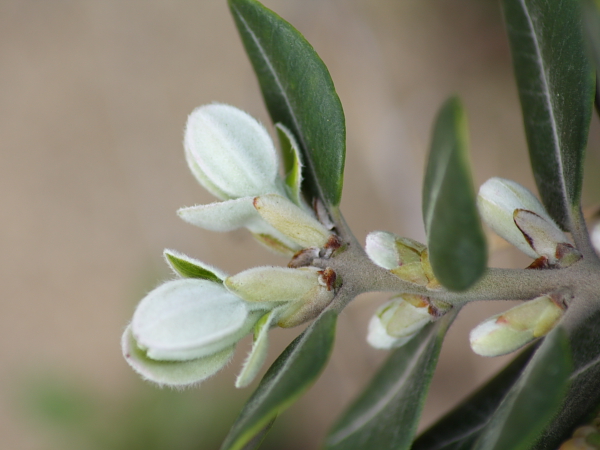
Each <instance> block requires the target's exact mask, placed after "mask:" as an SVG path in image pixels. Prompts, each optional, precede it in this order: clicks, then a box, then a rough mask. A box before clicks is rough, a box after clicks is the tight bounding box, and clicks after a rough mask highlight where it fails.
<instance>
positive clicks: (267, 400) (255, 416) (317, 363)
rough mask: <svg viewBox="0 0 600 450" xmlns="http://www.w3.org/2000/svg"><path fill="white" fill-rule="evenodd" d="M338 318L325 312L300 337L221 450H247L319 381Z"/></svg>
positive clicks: (260, 387)
mask: <svg viewBox="0 0 600 450" xmlns="http://www.w3.org/2000/svg"><path fill="white" fill-rule="evenodd" d="M336 319H337V314H336V313H335V312H334V311H326V312H324V313H323V314H321V315H320V316H319V317H318V318H317V319H316V320H315V321H314V322H313V323H312V324H311V325H310V326H309V327H308V328H307V329H306V330H305V331H304V333H302V334H301V335H300V336H298V337H297V338H296V339H295V340H294V341H293V342H292V343H291V344H290V345H289V346H288V347H287V348H286V349H285V350H284V352H283V353H282V354H281V355H280V356H279V358H277V360H276V361H275V362H274V363H273V365H272V366H271V367H270V368H269V370H268V371H267V373H266V374H265V376H264V377H263V379H262V380H261V382H260V384H259V385H258V388H257V389H256V391H254V393H253V394H252V396H251V397H250V399H249V400H248V402H247V403H246V404H245V405H244V407H243V408H242V411H241V412H240V415H239V416H238V418H237V420H236V421H235V423H234V424H233V427H232V428H231V430H230V431H229V435H228V436H227V438H225V442H224V443H223V445H222V447H221V450H240V449H245V448H252V447H245V446H246V445H247V444H248V443H249V442H251V441H252V440H253V439H254V438H255V436H256V435H257V434H258V433H260V432H261V430H263V429H264V428H265V427H266V426H267V425H268V424H269V423H271V422H272V421H273V420H274V419H275V417H276V416H277V415H278V414H279V413H280V412H281V411H283V410H284V409H286V408H287V407H288V406H290V405H291V404H292V403H293V402H294V401H296V399H298V397H300V395H302V393H304V391H306V389H308V387H309V386H310V385H312V383H313V382H314V381H315V380H316V379H317V377H318V376H319V374H320V373H321V371H322V369H323V368H324V367H325V364H326V363H327V360H328V358H329V355H330V353H331V349H332V347H333V340H334V336H335V324H336Z"/></svg>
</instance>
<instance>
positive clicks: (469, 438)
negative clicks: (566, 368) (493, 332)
mask: <svg viewBox="0 0 600 450" xmlns="http://www.w3.org/2000/svg"><path fill="white" fill-rule="evenodd" d="M534 350H535V347H534V346H531V347H528V348H527V350H525V351H523V352H522V353H521V354H520V355H519V356H517V357H516V358H515V359H514V360H513V361H512V362H511V363H510V364H509V365H508V366H506V367H505V368H504V369H503V370H502V371H501V372H500V373H499V374H497V375H496V376H495V377H494V378H492V379H491V380H490V381H489V382H487V383H486V384H485V385H484V386H483V387H481V388H480V389H479V390H478V391H477V392H475V393H474V394H472V395H471V396H470V397H469V398H467V399H466V400H465V401H463V402H462V403H461V404H460V405H458V406H457V407H455V408H454V409H453V410H452V411H450V412H449V413H448V414H446V415H445V416H444V417H442V418H441V419H440V420H439V421H438V422H437V423H435V424H434V425H433V426H431V427H430V428H429V429H427V430H426V431H425V432H423V434H421V435H420V436H419V437H418V438H417V440H416V441H415V442H414V444H413V446H412V450H462V449H465V450H466V449H470V448H471V447H472V446H473V443H474V442H475V440H476V439H477V436H478V435H479V432H480V431H481V429H482V428H483V426H484V425H485V424H486V423H487V422H488V421H489V420H490V417H491V416H492V414H493V413H494V411H495V410H496V408H497V407H498V405H499V404H500V402H501V401H502V399H503V398H504V395H505V394H506V392H508V390H509V389H510V387H511V386H512V385H513V383H514V382H515V381H516V380H517V379H518V378H519V375H520V374H521V372H522V370H523V368H524V367H525V365H526V364H527V363H528V362H529V360H530V358H531V355H532V353H533V351H534Z"/></svg>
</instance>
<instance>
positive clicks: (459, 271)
mask: <svg viewBox="0 0 600 450" xmlns="http://www.w3.org/2000/svg"><path fill="white" fill-rule="evenodd" d="M423 220H424V222H425V230H426V231H427V243H428V247H429V258H430V261H431V266H432V268H433V273H434V274H435V276H436V277H437V279H438V280H439V281H440V283H442V284H443V285H444V286H445V287H447V288H448V289H450V290H454V291H462V290H465V289H467V288H468V287H469V286H471V285H472V284H473V283H475V282H476V281H477V280H478V279H479V277H480V276H481V275H482V274H483V272H484V271H485V268H486V262H487V246H486V241H485V235H484V234H483V229H482V227H481V221H480V219H479V214H478V212H477V207H476V205H475V192H474V190H473V182H472V179H471V170H470V166H469V161H468V138H467V124H466V117H465V113H464V111H463V108H462V106H461V104H460V101H459V100H458V99H457V98H455V97H453V98H450V99H449V100H448V101H446V103H444V105H443V106H442V108H441V110H440V112H439V113H438V116H437V119H436V122H435V125H434V129H433V138H432V143H431V149H430V152H429V161H428V163H427V169H426V171H425V183H424V186H423Z"/></svg>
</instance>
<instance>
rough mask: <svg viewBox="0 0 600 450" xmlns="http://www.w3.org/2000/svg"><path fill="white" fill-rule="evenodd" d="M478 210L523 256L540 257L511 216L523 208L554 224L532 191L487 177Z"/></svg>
mask: <svg viewBox="0 0 600 450" xmlns="http://www.w3.org/2000/svg"><path fill="white" fill-rule="evenodd" d="M477 207H478V209H479V214H480V215H481V218H482V219H483V221H484V222H485V223H486V224H487V225H488V226H489V227H490V228H491V229H492V230H494V232H495V233H496V234H498V235H499V236H500V237H502V238H504V239H506V240H507V241H508V242H510V243H511V244H513V245H514V246H516V247H517V248H518V249H519V250H521V251H522V252H523V253H525V254H526V255H528V256H530V257H532V258H538V256H540V255H538V254H537V253H536V251H535V250H534V249H532V248H531V246H530V245H529V243H528V242H527V240H526V238H525V237H524V236H523V233H521V231H520V230H519V228H518V227H517V226H516V225H515V222H514V216H513V214H514V211H515V210H516V209H525V210H528V211H531V212H533V213H535V214H537V215H538V216H539V217H542V218H544V219H545V220H547V221H548V222H549V223H551V224H554V222H553V221H552V219H551V218H550V216H549V215H548V213H547V212H546V210H545V209H544V207H543V206H542V204H541V203H540V201H539V200H538V199H537V198H536V197H535V196H534V195H533V194H532V193H531V191H529V190H528V189H527V188H525V187H523V186H521V185H520V184H518V183H515V182H514V181H511V180H506V179H504V178H490V179H489V180H487V181H486V182H485V183H483V185H481V187H480V188H479V194H478V195H477ZM554 226H555V227H556V225H554ZM556 228H557V227H556Z"/></svg>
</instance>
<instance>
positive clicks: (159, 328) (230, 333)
mask: <svg viewBox="0 0 600 450" xmlns="http://www.w3.org/2000/svg"><path fill="white" fill-rule="evenodd" d="M253 309H256V308H252V305H249V304H247V303H246V302H244V301H243V300H242V299H240V298H239V297H237V296H236V295H234V294H232V293H231V292H229V291H228V290H227V289H225V287H224V286H223V285H222V284H221V283H216V282H212V281H207V280H201V279H193V278H188V279H181V280H174V281H169V282H167V283H164V284H162V285H160V286H159V287H157V288H156V289H154V290H153V291H152V292H150V293H149V294H148V295H147V296H146V297H144V299H143V300H142V301H141V302H140V303H139V305H138V306H137V308H136V310H135V313H134V315H133V320H132V322H131V334H132V336H133V338H134V339H135V341H136V343H137V346H138V347H139V348H140V349H142V350H144V351H145V352H146V355H147V356H148V358H151V359H153V360H159V361H186V360H190V359H195V358H200V357H205V356H208V355H211V354H214V353H217V352H220V351H222V350H224V349H226V348H228V347H231V346H232V345H234V344H235V343H237V341H239V340H240V339H241V338H242V337H244V336H245V335H246V334H248V333H249V332H250V330H251V329H252V327H253V326H254V324H255V323H256V321H257V320H258V317H257V314H256V313H255V312H254V311H253Z"/></svg>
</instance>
